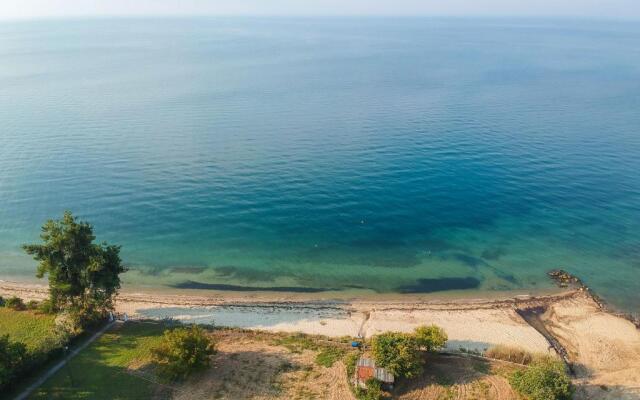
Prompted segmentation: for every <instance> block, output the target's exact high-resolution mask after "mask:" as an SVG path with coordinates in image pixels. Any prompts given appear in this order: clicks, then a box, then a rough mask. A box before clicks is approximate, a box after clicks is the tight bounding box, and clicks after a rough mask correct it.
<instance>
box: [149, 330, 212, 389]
mask: <svg viewBox="0 0 640 400" xmlns="http://www.w3.org/2000/svg"><path fill="white" fill-rule="evenodd" d="M152 353H153V358H154V360H155V361H156V363H157V364H158V369H159V372H160V375H161V376H162V377H163V378H165V379H167V380H171V381H173V380H179V379H184V378H186V377H187V376H188V375H189V374H190V373H192V372H194V371H198V370H201V369H204V368H205V367H207V366H208V365H209V362H210V359H209V356H211V355H212V354H214V353H215V343H214V342H213V341H211V339H209V337H208V336H207V335H206V333H205V331H204V330H203V329H202V328H200V327H199V326H196V325H192V326H191V327H189V328H186V327H181V328H175V329H170V330H166V331H165V332H164V334H163V336H162V341H161V342H160V344H159V345H158V346H157V347H156V348H154V349H153V351H152Z"/></svg>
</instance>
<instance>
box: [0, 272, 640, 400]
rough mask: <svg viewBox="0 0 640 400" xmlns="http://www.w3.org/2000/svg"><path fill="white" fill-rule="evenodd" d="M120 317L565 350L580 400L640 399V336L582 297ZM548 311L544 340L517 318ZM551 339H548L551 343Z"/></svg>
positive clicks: (122, 307) (463, 346)
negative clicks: (423, 331)
mask: <svg viewBox="0 0 640 400" xmlns="http://www.w3.org/2000/svg"><path fill="white" fill-rule="evenodd" d="M0 295H2V296H12V295H17V296H20V297H22V298H24V299H25V300H27V299H42V298H44V297H45V296H46V287H45V286H42V285H37V284H25V283H17V282H7V281H0ZM116 309H117V311H118V312H123V313H124V312H126V313H127V314H128V315H129V316H131V317H133V318H152V319H162V318H174V319H178V320H181V321H184V322H194V323H206V324H215V325H219V326H232V327H241V328H246V329H259V330H265V331H271V332H303V333H308V334H319V335H326V336H333V337H337V336H351V337H370V336H372V335H375V334H376V333H379V332H384V331H411V330H413V329H414V328H415V327H416V326H418V325H424V324H437V325H439V326H441V327H443V328H444V329H445V330H446V331H447V333H448V335H449V343H448V350H451V351H459V350H465V351H469V350H472V351H480V352H482V351H484V350H486V349H487V348H489V347H491V346H493V345H498V344H503V345H509V346H517V347H521V348H524V349H526V350H528V351H530V352H534V353H545V354H555V353H556V352H557V350H558V349H557V348H556V349H554V347H553V346H552V344H553V342H555V343H556V344H559V346H560V350H561V351H564V352H565V353H566V355H567V357H568V361H569V362H570V363H571V364H572V365H574V370H575V378H576V382H577V383H578V384H579V395H580V398H585V399H639V398H640V331H639V330H638V329H637V328H636V327H635V326H634V324H633V323H631V322H630V321H628V320H626V319H624V318H621V317H619V316H616V315H613V314H611V313H609V312H607V311H606V310H604V309H602V308H601V307H600V305H599V304H598V303H597V302H595V301H594V300H593V298H592V297H591V296H589V295H587V294H585V293H584V292H582V291H579V290H567V291H563V292H559V293H556V294H550V295H544V296H518V297H515V298H504V299H478V300H472V299H459V300H447V301H437V300H428V301H427V300H424V301H420V300H419V299H415V298H411V299H406V300H403V299H402V298H398V299H395V300H382V301H374V300H370V299H366V300H351V301H346V300H322V301H320V300H310V299H306V300H300V299H296V298H295V297H294V298H292V297H290V296H287V295H282V296H281V297H278V296H277V295H271V296H265V297H261V296H251V297H248V296H243V295H242V294H232V293H224V294H220V293H211V294H210V295H206V294H202V293H198V294H189V293H188V292H184V293H180V294H167V293H153V292H149V293H147V292H129V291H126V290H125V291H123V292H122V293H121V294H120V295H119V297H118V299H117V304H116ZM529 309H539V310H544V312H543V313H541V315H540V318H539V319H540V321H541V322H542V324H543V325H544V327H543V328H542V329H546V334H547V337H545V335H544V334H543V333H544V332H543V333H541V332H540V327H537V328H536V327H534V326H532V324H530V323H529V322H527V321H526V320H525V319H523V317H522V316H521V315H520V314H519V311H520V312H521V311H522V310H529ZM549 335H551V337H549Z"/></svg>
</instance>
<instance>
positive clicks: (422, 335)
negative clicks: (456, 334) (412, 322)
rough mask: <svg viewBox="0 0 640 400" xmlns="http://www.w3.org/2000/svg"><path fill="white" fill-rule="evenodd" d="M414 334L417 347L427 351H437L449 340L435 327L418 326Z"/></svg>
mask: <svg viewBox="0 0 640 400" xmlns="http://www.w3.org/2000/svg"><path fill="white" fill-rule="evenodd" d="M414 334H415V337H416V340H417V341H418V345H419V346H420V347H422V348H425V349H426V350H427V351H437V350H440V349H442V348H443V347H444V346H445V345H446V344H447V340H448V339H449V337H448V336H447V333H446V332H445V331H444V329H442V328H440V327H439V326H437V325H429V326H426V325H423V326H419V327H417V328H416V330H415V331H414Z"/></svg>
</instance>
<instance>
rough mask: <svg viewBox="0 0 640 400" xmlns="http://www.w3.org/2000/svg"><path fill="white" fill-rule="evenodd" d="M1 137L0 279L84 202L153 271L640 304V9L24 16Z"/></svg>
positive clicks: (178, 278)
mask: <svg viewBox="0 0 640 400" xmlns="http://www.w3.org/2000/svg"><path fill="white" fill-rule="evenodd" d="M0 140H1V142H0V279H2V278H8V279H15V278H20V277H26V276H32V275H33V273H34V265H35V264H34V262H33V261H31V260H30V259H29V258H28V257H27V256H25V255H24V254H22V252H21V250H20V245H21V244H22V243H25V242H33V241H35V240H37V239H38V234H39V227H40V225H41V224H42V223H43V222H44V220H45V219H47V218H50V217H59V216H61V214H62V212H63V210H66V209H68V210H72V211H73V212H74V213H75V214H77V215H79V216H81V217H82V218H85V219H88V220H89V221H91V222H92V223H93V224H94V225H95V227H96V232H97V235H98V239H100V240H108V241H110V242H114V243H118V244H121V245H123V256H124V259H125V261H126V262H127V264H128V265H130V266H131V268H132V270H131V272H129V273H127V274H126V276H125V281H126V282H127V284H129V285H167V286H174V287H201V288H214V289H215V288H217V289H228V288H234V289H239V290H253V289H255V288H265V287H270V288H273V290H294V291H295V290H297V291H312V292H313V291H322V290H327V289H331V290H341V291H344V292H351V291H353V292H358V291H361V292H362V293H368V292H380V293H391V292H400V293H412V292H432V291H438V290H444V289H466V290H479V291H501V290H510V289H518V290H537V289H545V288H550V287H551V283H550V282H549V281H548V279H547V277H546V276H545V272H546V271H547V270H549V269H552V268H556V267H563V268H565V269H567V270H569V271H571V272H573V273H576V274H577V275H579V276H580V277H582V278H583V279H584V280H585V281H586V282H587V283H588V284H590V285H591V286H592V287H593V288H594V289H595V290H596V291H597V292H599V293H601V294H603V295H604V296H605V297H606V298H607V299H608V300H609V301H611V302H612V303H613V304H615V305H616V306H618V307H621V308H623V309H625V310H629V311H637V310H638V309H639V308H640V279H639V278H640V173H639V171H640V24H632V23H622V22H594V21H568V20H507V19H500V20H489V19H477V20H473V19H468V20H465V19H411V18H405V19H380V18H371V19H355V18H335V19H329V18H327V19H273V18H272V19H249V18H246V19H204V18H203V19H157V20H152V19H148V20H144V19H141V20H138V19H121V20H117V19H114V20H69V21H64V20H58V21H56V20H50V21H47V20H41V21H31V22H13V23H9V22H0ZM225 285H230V286H225Z"/></svg>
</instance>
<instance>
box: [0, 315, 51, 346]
mask: <svg viewBox="0 0 640 400" xmlns="http://www.w3.org/2000/svg"><path fill="white" fill-rule="evenodd" d="M54 326H55V316H53V315H46V314H39V313H36V312H34V311H14V310H12V309H9V308H5V307H0V335H7V334H8V335H9V339H10V340H12V341H15V342H22V343H24V344H26V345H27V348H28V349H29V351H34V350H36V349H38V348H40V346H41V345H42V344H43V343H44V342H45V341H46V340H47V338H49V337H51V332H52V331H53V328H54Z"/></svg>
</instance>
